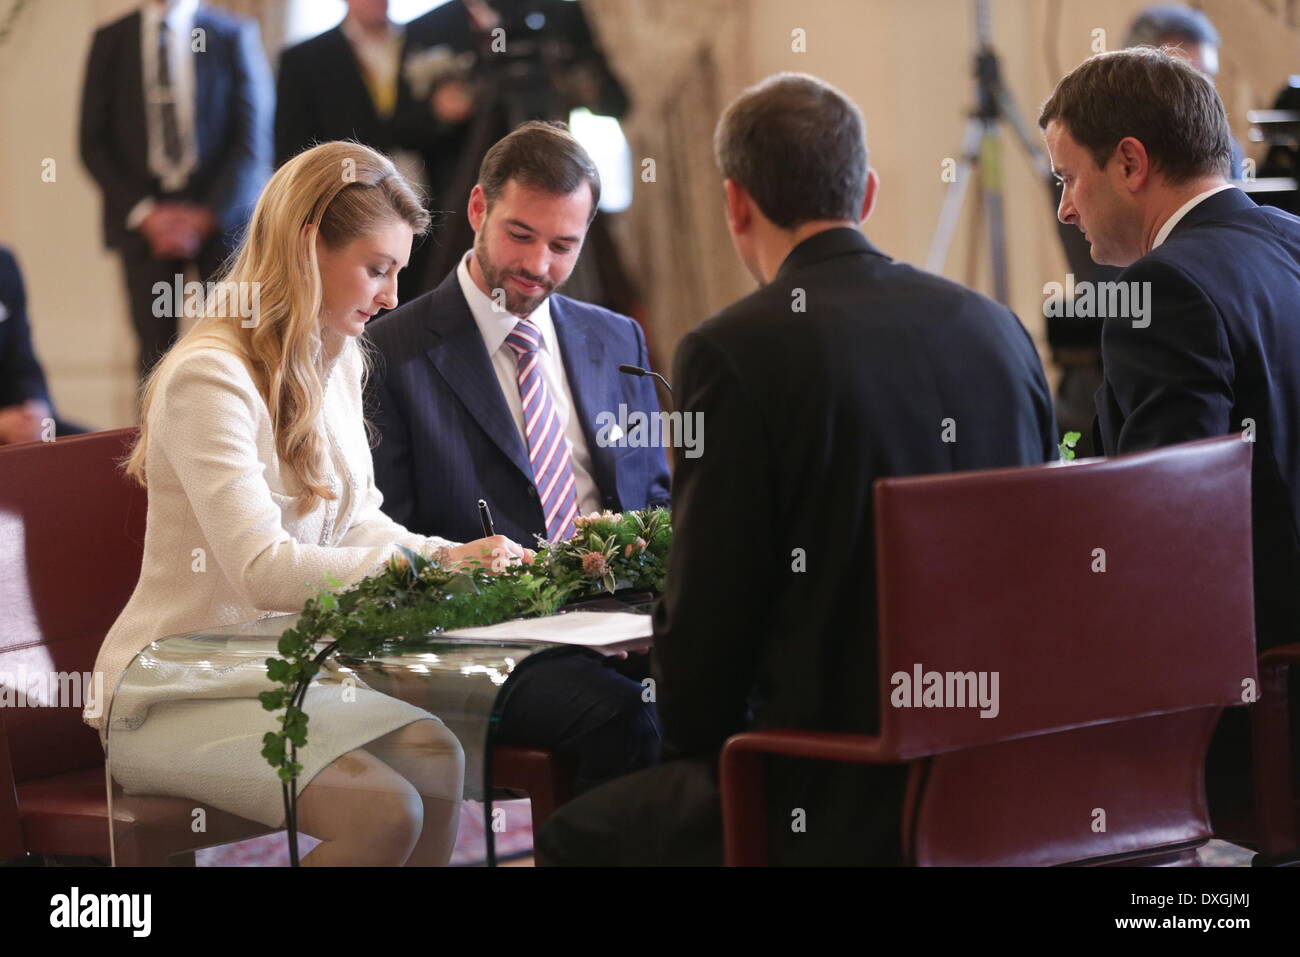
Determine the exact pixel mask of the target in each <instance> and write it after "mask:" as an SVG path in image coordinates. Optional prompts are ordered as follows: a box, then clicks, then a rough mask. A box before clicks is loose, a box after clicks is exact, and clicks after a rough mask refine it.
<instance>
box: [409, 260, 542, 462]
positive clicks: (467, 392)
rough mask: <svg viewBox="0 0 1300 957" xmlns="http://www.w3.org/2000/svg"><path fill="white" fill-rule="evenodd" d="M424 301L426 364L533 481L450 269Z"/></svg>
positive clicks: (499, 388)
mask: <svg viewBox="0 0 1300 957" xmlns="http://www.w3.org/2000/svg"><path fill="white" fill-rule="evenodd" d="M427 301H428V306H427V307H426V308H427V309H428V312H429V317H428V320H427V324H428V326H429V328H430V329H431V330H432V332H433V334H434V342H433V346H432V348H430V349H429V350H428V352H427V355H428V357H429V361H430V362H432V363H433V365H434V368H435V369H437V370H438V374H439V375H441V376H442V378H443V380H444V381H445V382H446V383H447V385H449V386H450V387H451V389H452V391H454V392H455V393H456V395H457V396H458V397H459V398H460V401H461V402H462V403H463V404H464V406H465V408H466V409H468V410H469V413H470V415H472V416H474V419H475V421H476V422H478V424H479V426H480V427H481V428H482V429H483V431H484V432H486V433H487V435H488V438H490V439H491V440H492V441H493V442H495V443H496V444H497V447H498V448H500V449H501V451H502V453H504V454H505V456H506V458H508V459H509V460H510V461H511V462H513V463H514V464H515V467H516V468H518V469H519V471H520V472H522V473H523V474H524V476H525V477H526V478H527V479H528V481H530V482H531V481H533V469H532V465H531V463H530V462H529V461H528V451H527V449H526V448H525V447H524V441H523V439H521V438H520V437H519V429H518V428H516V426H515V422H514V418H513V417H512V416H511V415H510V408H509V406H507V405H506V400H505V396H503V395H502V394H501V386H500V385H499V384H498V382H497V374H496V369H494V368H493V366H492V360H491V359H490V358H489V357H488V354H487V348H486V347H485V346H484V345H483V337H482V336H481V335H479V331H478V324H477V323H475V322H474V315H473V313H471V312H470V310H469V303H467V302H466V301H465V295H464V293H462V292H461V289H460V282H459V280H458V279H457V278H456V273H455V271H454V270H453V271H452V273H451V274H450V275H449V276H448V277H447V278H446V279H444V280H443V282H442V285H440V286H439V287H438V288H437V289H436V290H435V291H434V293H433V294H432V295H431V296H429V298H428V300H427Z"/></svg>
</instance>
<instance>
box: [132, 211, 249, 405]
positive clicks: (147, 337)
mask: <svg viewBox="0 0 1300 957" xmlns="http://www.w3.org/2000/svg"><path fill="white" fill-rule="evenodd" d="M120 252H121V255H122V268H123V271H124V272H125V274H126V291H127V298H128V300H129V303H128V304H129V306H130V310H131V325H132V327H133V328H134V329H135V336H136V344H137V353H136V371H137V373H138V374H139V376H140V381H141V382H143V381H144V379H145V377H146V376H147V375H148V374H149V370H150V369H152V368H153V367H154V364H155V363H156V362H157V361H158V360H159V359H160V358H162V355H163V353H165V352H166V351H167V349H168V348H169V347H170V346H171V344H172V342H173V341H175V339H176V334H177V331H178V330H179V327H180V317H181V315H182V314H183V310H184V307H185V298H184V296H182V298H181V301H180V302H176V301H175V296H174V293H173V292H172V290H174V289H175V286H176V282H177V279H176V277H177V276H178V275H179V276H180V277H181V278H180V283H181V288H182V290H183V289H184V283H185V275H184V274H185V266H186V265H187V263H186V260H183V259H157V258H155V257H154V255H153V252H152V251H151V250H150V249H149V243H148V241H147V240H146V239H145V238H144V237H143V236H141V235H140V234H139V233H129V234H127V236H126V238H125V239H124V240H123V243H122V247H121V249H120ZM228 252H229V247H228V246H227V245H226V241H225V237H224V236H223V235H222V234H221V233H220V232H217V233H214V234H213V235H212V236H210V237H209V238H208V241H207V242H205V243H204V244H203V246H202V248H200V249H199V253H198V256H196V257H195V260H194V262H195V265H196V266H197V267H198V272H199V280H200V281H201V282H207V281H209V280H211V279H214V278H215V277H216V275H217V272H218V271H219V270H220V268H221V264H222V263H223V262H224V261H225V258H226V255H227V253H228ZM159 283H162V284H164V285H165V286H166V287H167V289H168V290H169V291H168V292H165V293H164V292H162V290H161V287H159V288H158V289H155V286H157V284H159ZM155 304H159V305H160V306H161V308H158V309H155ZM156 312H161V313H162V315H155V313H156Z"/></svg>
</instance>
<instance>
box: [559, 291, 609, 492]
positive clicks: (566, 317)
mask: <svg viewBox="0 0 1300 957" xmlns="http://www.w3.org/2000/svg"><path fill="white" fill-rule="evenodd" d="M551 322H552V324H553V325H554V326H555V337H556V338H557V339H558V340H559V341H560V355H561V358H562V359H563V364H564V375H565V378H567V379H568V380H569V392H570V394H571V395H572V396H573V414H574V415H576V416H577V417H578V422H579V424H580V425H581V426H582V434H583V437H584V438H586V440H587V451H588V452H589V453H590V454H591V464H592V471H593V472H594V473H595V474H594V475H593V476H592V478H594V479H595V480H596V485H597V486H598V487H599V488H600V489H601V491H602V492H605V491H607V490H608V491H612V490H613V489H614V487H615V486H614V450H613V448H612V447H609V448H602V447H601V446H599V445H597V444H596V433H595V422H596V415H597V414H599V413H600V412H612V413H613V414H615V415H617V414H618V409H617V408H615V407H614V402H613V396H612V393H613V392H614V391H616V390H613V386H614V383H613V382H611V381H610V375H609V370H607V369H606V366H605V343H604V342H603V341H601V339H600V337H599V336H597V335H594V334H593V333H592V331H591V330H590V329H589V328H588V327H587V325H586V324H585V323H584V322H582V320H581V319H580V318H579V316H578V314H577V311H576V310H574V309H572V308H571V307H570V305H569V302H568V300H563V299H561V298H560V297H559V296H552V297H551ZM613 374H614V375H618V373H617V372H615V373H613Z"/></svg>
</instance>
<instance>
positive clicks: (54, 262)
mask: <svg viewBox="0 0 1300 957" xmlns="http://www.w3.org/2000/svg"><path fill="white" fill-rule="evenodd" d="M231 2H232V3H233V2H234V0H231ZM586 2H587V4H588V7H589V8H590V9H591V12H592V14H593V18H594V20H595V25H596V28H597V30H598V32H599V34H600V35H601V36H602V38H603V39H604V42H605V45H606V47H607V51H608V53H609V54H610V56H611V59H612V61H613V62H614V65H615V68H616V69H617V70H619V72H620V73H621V74H622V75H623V77H624V78H625V80H626V82H627V84H628V86H629V88H630V90H631V93H632V95H633V97H634V98H635V100H636V102H637V111H636V113H635V115H634V116H633V117H632V118H631V119H630V121H629V123H628V124H627V127H628V133H629V138H630V139H631V141H632V146H633V151H634V155H635V156H636V157H638V158H641V157H658V158H659V159H660V160H661V164H660V168H659V175H658V178H657V181H656V182H655V183H653V184H645V183H641V182H639V181H638V183H637V189H636V193H635V201H634V205H633V208H632V210H631V212H630V214H629V215H628V216H627V217H626V219H627V222H625V223H624V224H622V225H623V227H625V230H626V238H627V244H626V247H625V250H626V257H627V260H628V265H629V266H630V268H631V270H632V272H633V274H634V275H636V277H637V278H638V279H639V280H640V281H641V282H642V283H643V285H645V286H646V287H647V291H648V296H647V300H648V305H649V320H650V325H651V330H652V334H653V340H654V344H655V349H656V353H657V356H656V358H657V363H658V364H659V365H660V366H665V365H666V364H667V362H668V359H669V357H670V356H671V350H672V347H673V346H674V345H675V344H676V341H677V339H678V338H680V336H681V335H682V334H683V333H684V332H685V331H686V330H687V329H689V328H690V327H691V326H693V325H695V324H696V323H697V322H699V321H700V320H701V319H703V318H704V317H705V316H707V315H708V314H709V313H710V312H712V311H714V310H715V309H717V308H719V307H721V306H722V305H724V304H725V303H727V302H729V301H730V300H732V299H734V298H736V297H738V296H740V295H743V294H744V293H745V292H747V291H748V290H749V289H750V288H752V283H751V281H750V280H749V279H748V277H747V276H746V275H745V274H744V273H743V271H742V270H741V269H740V268H739V267H738V266H737V265H736V263H735V262H734V259H733V257H732V255H731V251H730V247H729V245H728V244H727V239H726V234H725V230H724V229H723V226H722V220H721V206H720V202H719V197H720V191H719V188H718V185H717V180H716V174H715V173H714V171H713V169H712V163H711V150H710V144H709V136H710V133H711V130H712V124H713V122H714V120H715V119H716V115H717V111H718V110H719V109H720V108H721V106H722V105H723V104H724V103H725V102H726V101H727V100H728V99H730V98H731V97H732V96H734V95H735V94H736V93H737V92H739V91H740V90H741V89H742V88H743V87H744V86H746V85H748V84H750V83H753V82H755V81H757V80H758V79H761V78H762V77H763V76H766V75H767V74H769V73H772V72H774V71H777V70H783V69H794V70H803V71H807V72H810V73H814V74H817V75H819V76H822V77H824V78H826V79H827V80H829V81H831V82H833V83H836V84H837V85H839V86H840V87H842V88H843V89H844V90H845V91H846V92H847V93H848V94H849V95H850V96H852V97H853V98H854V99H855V100H856V101H857V102H858V103H859V104H860V105H861V106H862V108H863V111H864V113H865V115H866V118H867V124H868V140H869V144H870V147H871V159H872V163H873V165H875V166H876V168H877V169H878V170H879V172H880V175H881V179H882V183H883V191H882V194H881V200H880V204H879V206H878V209H877V211H876V214H875V216H874V217H873V218H872V220H871V222H870V223H869V224H868V227H867V232H868V234H869V235H870V236H871V238H872V239H873V240H874V241H875V242H876V243H877V244H878V245H880V246H881V247H882V248H884V249H885V250H886V251H887V252H889V253H891V254H892V255H894V256H896V257H898V258H902V259H907V260H910V261H912V262H916V263H921V262H923V261H924V259H925V255H926V251H927V249H928V246H929V242H930V237H931V234H932V232H933V229H934V224H935V221H936V218H937V216H938V213H939V208H940V205H941V203H942V201H943V195H944V191H945V189H946V188H947V186H946V185H945V184H944V183H943V182H942V181H941V179H940V164H941V162H942V160H943V159H944V158H945V157H949V156H955V154H956V151H957V147H958V142H959V138H960V135H961V131H962V127H963V124H964V119H965V113H966V111H967V110H968V109H969V106H970V103H971V82H970V79H969V64H970V53H971V44H972V37H973V28H972V25H971V23H970V13H969V4H967V3H966V2H964V0H586ZM239 4H243V7H242V9H245V10H258V9H260V10H261V11H262V13H263V16H264V17H266V16H271V14H268V13H267V11H268V10H276V9H278V7H279V0H239ZM249 4H252V5H251V6H250V5H249ZM132 5H133V3H132V2H131V0H37V2H32V3H29V4H28V5H27V7H26V8H25V9H24V10H23V12H22V14H21V16H20V17H19V19H18V21H17V22H16V23H15V26H14V33H13V35H12V36H11V37H10V38H9V40H8V41H7V42H6V43H5V44H4V45H3V46H2V47H0V131H2V135H3V141H2V142H3V146H2V147H0V177H2V178H0V182H3V183H4V184H5V188H4V189H0V242H3V243H6V244H8V245H10V246H12V247H13V248H14V249H15V250H16V251H17V253H18V255H19V257H20V258H21V260H22V263H23V266H24V268H25V270H26V276H27V280H28V285H29V296H30V301H31V316H32V320H33V325H34V328H35V336H36V344H37V348H38V349H39V351H40V355H41V357H42V359H43V361H44V362H45V365H46V369H47V371H48V372H49V375H50V378H51V385H52V388H53V389H54V394H55V398H56V401H57V402H58V404H59V406H60V407H61V409H62V410H63V411H64V413H65V414H66V415H68V416H69V417H73V418H78V419H83V420H85V421H87V422H89V423H93V424H96V425H101V426H114V425H122V424H127V423H129V422H130V421H131V418H132V412H133V403H132V394H133V387H134V383H133V376H132V372H131V369H132V363H133V356H134V340H133V337H132V334H131V331H130V325H129V322H128V320H127V316H126V310H125V306H124V303H123V291H122V280H121V276H120V269H119V268H118V264H117V260H116V259H115V258H114V257H113V256H111V255H110V254H109V253H107V252H106V251H105V250H104V249H103V246H102V242H101V238H100V228H99V208H100V206H99V195H98V192H97V190H96V188H95V186H94V184H93V183H92V182H91V180H90V178H89V176H88V175H87V174H86V172H85V170H84V169H83V167H82V165H81V161H80V158H79V156H78V153H77V136H76V126H77V114H78V103H79V99H80V86H81V81H82V75H83V71H84V64H85V58H86V54H87V52H88V50H89V44H90V38H91V35H92V33H93V31H94V29H95V27H96V26H97V25H98V24H100V23H104V22H107V21H108V20H110V19H112V18H114V17H116V16H119V15H121V13H122V12H124V11H125V10H127V9H129V8H130V7H131V6H132ZM1141 6H1142V4H1141V3H1139V2H1135V0H1078V2H1076V0H1063V2H1056V0H995V2H994V3H993V15H994V27H995V34H996V41H997V46H998V49H999V51H1000V52H1001V54H1002V56H1003V64H1004V69H1005V72H1006V77H1007V80H1008V83H1009V84H1010V86H1011V88H1012V90H1013V92H1014V93H1015V95H1016V97H1017V98H1018V100H1019V101H1020V104H1021V107H1022V109H1023V111H1024V113H1025V116H1026V119H1027V120H1028V121H1029V122H1030V123H1031V124H1032V123H1033V121H1034V119H1035V111H1036V108H1037V106H1038V105H1039V103H1040V102H1041V101H1042V99H1044V98H1045V97H1046V96H1047V94H1048V93H1049V92H1050V90H1051V86H1052V83H1053V82H1054V80H1055V79H1056V76H1055V70H1056V69H1057V68H1059V69H1061V70H1065V69H1069V68H1070V67H1071V66H1073V65H1074V64H1076V63H1077V62H1078V61H1079V60H1081V59H1083V58H1084V57H1085V56H1087V55H1088V54H1089V53H1090V52H1091V50H1090V43H1091V41H1092V33H1091V31H1092V30H1093V29H1094V28H1101V29H1103V30H1105V31H1106V32H1107V37H1106V39H1107V42H1108V45H1109V46H1111V47H1113V46H1117V45H1118V44H1119V43H1120V41H1121V40H1122V37H1123V31H1124V27H1125V24H1126V23H1127V21H1128V19H1129V18H1130V17H1131V16H1132V14H1133V13H1134V12H1135V11H1136V10H1138V9H1139V8H1140V7H1141ZM1202 6H1204V7H1205V8H1206V9H1207V11H1208V12H1209V13H1210V14H1211V15H1212V16H1214V17H1215V19H1216V22H1217V24H1218V26H1219V29H1220V30H1221V32H1222V33H1223V35H1224V40H1225V46H1224V50H1223V51H1222V60H1223V73H1222V77H1221V81H1220V90H1221V92H1222V93H1223V94H1224V97H1225V100H1226V101H1227V102H1228V106H1229V111H1230V113H1231V115H1232V119H1233V122H1234V127H1235V128H1236V131H1237V133H1238V135H1239V136H1241V137H1243V138H1244V134H1245V123H1244V110H1245V109H1247V108H1250V107H1257V106H1267V105H1269V103H1270V102H1271V100H1272V97H1273V95H1274V93H1275V92H1276V90H1277V88H1278V87H1279V86H1280V84H1281V83H1282V82H1283V79H1284V77H1285V75H1286V74H1287V73H1288V72H1293V71H1294V72H1300V43H1298V42H1297V33H1296V26H1295V24H1294V23H1293V22H1292V19H1293V18H1294V16H1295V7H1296V6H1297V5H1296V4H1294V3H1291V2H1283V0H1206V2H1205V3H1203V4H1202ZM1053 11H1057V14H1058V15H1057V18H1056V22H1055V26H1054V27H1052V28H1051V29H1050V32H1049V27H1051V22H1050V17H1051V15H1052V12H1053ZM272 22H274V17H273V16H272ZM795 28H799V29H802V30H804V31H805V34H806V37H807V52H804V53H795V52H792V51H791V48H790V44H791V31H792V30H793V29H795ZM268 32H274V31H268ZM1049 36H1050V42H1047V40H1048V38H1049ZM267 40H268V45H271V46H273V45H274V40H273V38H272V37H268V38H267ZM1053 60H1054V61H1055V62H1056V63H1058V64H1059V67H1052V66H1049V61H1053ZM704 68H707V69H708V71H709V77H710V78H711V79H710V82H709V84H706V83H703V82H701V80H700V76H701V74H700V70H701V69H704ZM1007 152H1008V184H1007V186H1008V199H1007V213H1008V228H1009V233H1010V258H1011V282H1012V288H1013V303H1012V304H1013V307H1014V308H1015V309H1016V311H1017V312H1018V313H1019V315H1020V316H1021V318H1022V319H1023V320H1024V321H1025V322H1026V324H1027V325H1028V326H1029V327H1030V329H1031V330H1032V331H1033V332H1034V333H1035V335H1036V336H1037V337H1039V339H1040V342H1041V335H1042V318H1041V303H1042V295H1041V289H1042V285H1043V283H1044V282H1047V281H1049V280H1053V279H1059V278H1061V276H1062V274H1063V272H1064V269H1065V267H1064V262H1063V260H1062V258H1061V255H1060V252H1059V248H1058V243H1057V240H1056V237H1055V232H1054V226H1053V221H1052V218H1051V211H1050V209H1049V208H1048V205H1047V202H1046V199H1045V191H1044V189H1043V188H1042V187H1041V186H1040V185H1039V184H1038V182H1037V181H1036V180H1035V179H1034V178H1033V176H1032V175H1031V173H1030V171H1029V167H1028V166H1027V164H1026V162H1025V161H1024V159H1023V157H1022V156H1021V154H1020V151H1019V149H1018V148H1017V147H1015V146H1014V145H1013V144H1011V143H1010V142H1009V141H1008V151H1007ZM46 158H51V159H53V160H54V161H55V163H56V164H57V166H56V171H57V179H56V181H55V182H53V183H44V182H42V181H41V168H42V167H41V164H42V161H43V160H44V159H46ZM970 209H971V206H970V204H969V203H968V207H967V217H966V219H965V220H964V222H963V226H962V229H961V230H959V233H958V237H957V241H956V243H955V244H954V247H953V249H952V252H951V255H950V256H949V260H948V266H947V270H946V273H947V275H949V276H950V277H952V278H954V279H958V280H960V281H970V282H973V284H974V285H976V287H977V288H980V289H981V290H983V291H986V292H987V291H989V287H990V284H989V281H988V275H987V255H986V252H987V250H986V242H985V240H984V239H983V237H982V236H981V237H980V238H979V239H978V241H976V242H974V243H972V241H971V233H970V229H969V225H970V223H971V218H970V215H969V213H970ZM972 253H974V255H975V260H976V263H977V267H978V268H976V269H975V270H973V271H972V270H971V269H970V268H969V262H970V259H971V255H972Z"/></svg>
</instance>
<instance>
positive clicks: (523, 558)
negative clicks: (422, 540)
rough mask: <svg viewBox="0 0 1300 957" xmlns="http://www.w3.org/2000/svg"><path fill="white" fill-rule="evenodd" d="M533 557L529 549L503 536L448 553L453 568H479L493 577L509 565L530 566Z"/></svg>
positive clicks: (457, 548) (464, 546)
mask: <svg viewBox="0 0 1300 957" xmlns="http://www.w3.org/2000/svg"><path fill="white" fill-rule="evenodd" d="M535 556H536V552H534V551H533V550H532V549H531V548H524V547H523V546H522V545H520V544H519V543H518V542H512V541H511V540H510V539H508V538H506V537H505V536H504V535H493V536H492V537H491V538H480V539H477V540H476V541H472V542H466V543H465V544H464V545H460V546H458V547H456V548H453V549H452V550H451V552H450V558H451V560H452V562H453V563H454V566H455V567H458V568H476V567H481V568H483V570H484V571H487V572H491V573H492V574H493V575H497V574H500V573H501V572H503V571H505V570H506V569H507V568H509V567H510V566H511V565H520V564H522V565H531V564H532V563H533V558H534V557H535Z"/></svg>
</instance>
